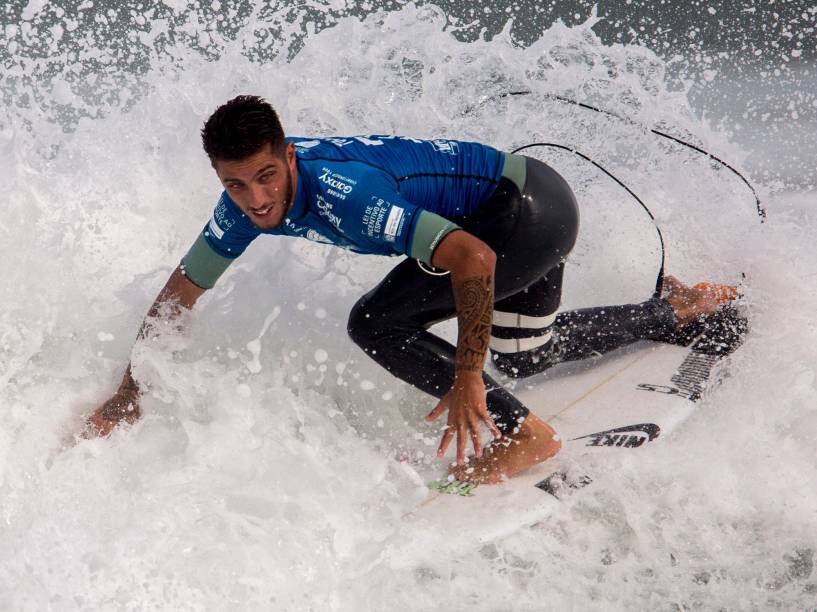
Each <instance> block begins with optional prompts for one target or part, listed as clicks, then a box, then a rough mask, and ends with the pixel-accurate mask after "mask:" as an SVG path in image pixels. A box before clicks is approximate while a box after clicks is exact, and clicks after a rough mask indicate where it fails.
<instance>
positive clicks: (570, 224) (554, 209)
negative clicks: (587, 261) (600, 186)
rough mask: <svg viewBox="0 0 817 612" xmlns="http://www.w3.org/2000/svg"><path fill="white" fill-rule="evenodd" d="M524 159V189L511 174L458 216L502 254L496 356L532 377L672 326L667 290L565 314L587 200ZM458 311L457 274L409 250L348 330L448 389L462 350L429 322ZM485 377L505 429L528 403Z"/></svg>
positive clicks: (380, 356)
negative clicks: (568, 275)
mask: <svg viewBox="0 0 817 612" xmlns="http://www.w3.org/2000/svg"><path fill="white" fill-rule="evenodd" d="M525 162H526V169H527V176H526V181H525V185H524V188H523V189H522V191H521V193H520V189H519V187H518V186H517V185H516V184H515V183H514V182H512V181H511V180H509V179H507V178H503V179H502V180H501V181H500V183H499V184H498V185H497V188H496V190H495V191H494V193H493V195H492V197H491V199H490V200H489V201H488V202H486V203H485V204H484V205H483V206H482V207H481V208H480V209H479V211H478V212H477V213H476V214H474V215H472V216H470V217H465V218H459V219H455V221H456V222H457V223H458V224H459V225H460V227H462V228H463V229H464V230H466V231H468V232H469V233H471V234H473V235H475V236H477V237H478V238H480V239H481V240H482V241H483V242H485V243H486V244H488V246H490V247H491V248H492V249H493V250H494V252H495V253H496V256H497V261H496V272H495V281H494V284H495V289H494V300H495V301H494V319H493V328H492V331H491V357H492V360H493V362H494V364H495V365H496V366H497V367H498V368H499V369H500V370H501V371H503V372H504V373H506V374H508V375H509V376H514V377H520V376H528V375H530V374H534V373H536V372H541V371H543V370H544V369H546V368H548V367H550V366H551V365H553V364H556V363H559V362H561V361H569V360H574V359H583V358H585V357H588V356H591V355H594V354H599V353H604V352H607V351H610V350H612V349H615V348H618V347H621V346H624V345H626V344H629V343H632V342H634V341H636V340H638V339H645V338H653V337H660V336H662V335H664V334H666V333H668V332H671V330H672V328H673V327H674V325H675V315H674V313H673V310H672V307H671V306H670V305H669V304H668V303H667V302H666V301H664V300H660V299H653V300H650V301H647V302H644V303H641V304H629V305H623V306H605V307H602V308H587V309H582V310H575V311H571V312H565V313H561V314H559V315H556V311H557V310H558V308H559V302H560V300H561V294H562V276H563V273H564V260H565V258H566V257H567V255H568V253H570V250H571V249H572V248H573V245H574V243H575V241H576V235H577V232H578V227H579V214H578V208H577V205H576V199H575V197H574V195H573V192H572V191H571V189H570V187H569V186H568V184H567V183H566V182H565V180H564V179H563V178H562V177H561V176H560V175H559V174H558V173H557V172H556V171H555V170H553V169H552V168H551V167H549V166H548V165H546V164H544V163H542V162H540V161H538V160H534V159H530V158H527V159H526V160H525ZM454 316H456V308H455V305H454V295H453V291H452V287H451V278H450V276H432V275H431V274H428V273H427V272H424V271H423V270H421V269H420V267H419V266H418V265H417V262H416V261H414V260H412V259H407V260H405V261H403V262H401V263H400V264H398V265H397V266H396V267H395V268H394V269H393V270H392V271H391V272H390V273H389V274H388V275H387V276H386V278H384V279H383V281H382V282H380V284H379V285H377V286H376V287H375V288H374V289H372V290H371V291H370V292H369V293H367V294H366V295H364V296H363V297H362V298H361V299H360V300H359V301H358V302H357V304H355V306H354V308H353V309H352V312H351V314H350V316H349V324H348V331H349V335H350V336H351V337H352V339H353V340H354V341H355V342H356V343H357V344H358V345H359V346H360V347H361V348H362V349H363V350H364V351H365V352H366V353H367V354H368V355H369V356H370V357H371V358H372V359H374V360H375V361H377V362H378V363H379V364H380V365H382V366H383V367H384V368H386V369H387V370H388V371H389V372H391V373H392V374H394V375H395V376H397V377H398V378H401V379H402V380H404V381H406V382H407V383H409V384H411V385H413V386H415V387H417V388H419V389H422V390H423V391H425V392H426V393H429V394H431V395H433V396H435V397H437V398H440V397H442V396H443V395H444V394H445V393H446V392H448V390H449V389H450V388H451V386H452V384H453V382H454V365H455V361H454V360H455V353H456V349H455V347H454V346H452V345H451V344H450V343H448V342H446V341H445V340H443V339H442V338H440V337H438V336H436V335H434V334H432V333H430V332H429V331H427V330H428V328H429V327H431V325H433V324H435V323H438V322H440V321H443V320H446V319H449V318H452V317H454ZM483 378H484V380H485V385H486V389H487V390H488V392H487V398H486V400H487V405H488V410H489V412H490V413H491V415H492V416H493V417H494V420H495V422H496V424H497V426H498V427H499V429H500V430H502V431H503V432H504V433H508V432H511V431H513V429H514V428H515V427H516V426H517V425H518V423H520V422H521V421H522V420H523V419H524V418H525V417H526V416H527V414H528V409H527V408H526V407H525V406H524V405H523V404H522V403H521V402H519V400H517V399H516V398H515V397H514V396H513V395H512V394H511V393H509V392H508V391H507V390H506V389H504V388H503V387H502V385H500V384H499V383H497V382H496V381H494V380H493V379H492V378H491V377H490V376H488V375H487V374H485V373H483Z"/></svg>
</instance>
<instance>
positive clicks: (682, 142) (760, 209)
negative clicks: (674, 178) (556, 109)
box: [501, 91, 766, 223]
mask: <svg viewBox="0 0 817 612" xmlns="http://www.w3.org/2000/svg"><path fill="white" fill-rule="evenodd" d="M532 93H533V92H532V91H509V92H508V93H507V94H501V97H504V96H527V95H531V94H532ZM543 95H544V96H545V97H547V98H553V99H554V100H558V101H559V102H564V103H565V104H573V105H574V106H580V107H582V108H586V109H588V110H592V111H595V112H597V113H601V114H602V115H608V116H609V117H615V118H616V119H620V120H621V121H626V122H628V123H632V124H634V125H640V124H638V123H637V122H635V121H632V120H631V119H627V118H626V117H622V116H621V115H617V114H615V113H613V112H610V111H608V110H604V109H603V108H598V107H596V106H591V105H590V104H585V103H584V102H579V101H577V100H573V99H571V98H566V97H565V96H557V95H554V94H543ZM642 127H646V126H642ZM647 129H649V130H650V132H652V133H653V134H655V135H657V136H661V137H662V138H666V139H667V140H671V141H673V142H675V143H677V144H680V145H683V146H685V147H687V148H690V149H692V150H693V151H695V152H697V153H700V154H702V155H706V156H707V157H708V158H709V159H711V160H713V161H716V162H718V163H719V164H721V165H722V166H724V167H725V168H728V169H729V170H731V171H732V172H734V173H735V174H736V175H737V176H738V178H740V180H742V181H743V182H744V183H745V184H746V186H747V187H748V188H749V190H750V191H751V192H752V195H753V196H754V198H755V207H756V208H757V214H758V216H759V217H760V222H761V223H763V222H764V221H765V220H766V209H765V208H763V204H761V202H760V197H759V196H758V195H757V191H755V188H754V187H753V186H752V184H751V183H750V182H749V181H748V179H747V178H746V177H745V176H743V175H742V174H741V173H740V172H738V171H737V170H736V169H735V168H733V167H732V166H731V165H730V164H728V163H727V162H725V161H723V160H722V159H721V158H720V157H717V156H716V155H713V154H712V153H710V152H709V151H705V150H704V149H702V148H700V147H698V146H696V145H694V144H692V143H689V142H686V141H685V140H681V139H680V138H678V137H676V136H673V135H671V134H667V133H665V132H662V131H660V130H656V129H654V128H647ZM608 174H609V173H608ZM611 176H612V175H611ZM628 191H629V189H628ZM630 193H632V192H630ZM642 206H643V204H642Z"/></svg>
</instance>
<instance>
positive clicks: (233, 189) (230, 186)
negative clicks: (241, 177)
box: [227, 183, 241, 191]
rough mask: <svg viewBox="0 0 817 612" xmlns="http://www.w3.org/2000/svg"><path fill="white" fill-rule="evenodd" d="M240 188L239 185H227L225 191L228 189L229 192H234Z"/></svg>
mask: <svg viewBox="0 0 817 612" xmlns="http://www.w3.org/2000/svg"><path fill="white" fill-rule="evenodd" d="M240 188H241V185H239V184H238V183H230V184H229V185H227V189H229V190H230V191H236V190H238V189H240Z"/></svg>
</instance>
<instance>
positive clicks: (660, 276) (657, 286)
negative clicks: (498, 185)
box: [511, 142, 666, 297]
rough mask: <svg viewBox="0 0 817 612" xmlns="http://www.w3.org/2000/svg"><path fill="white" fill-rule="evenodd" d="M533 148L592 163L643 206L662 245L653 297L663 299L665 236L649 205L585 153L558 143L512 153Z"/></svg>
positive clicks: (516, 151) (540, 143)
mask: <svg viewBox="0 0 817 612" xmlns="http://www.w3.org/2000/svg"><path fill="white" fill-rule="evenodd" d="M531 147H552V148H554V149H562V150H563V151H568V152H570V153H573V155H576V156H578V157H581V158H582V159H584V160H585V161H588V162H590V163H591V164H593V165H594V166H595V167H596V168H598V169H599V170H601V171H602V172H604V174H606V175H607V176H609V177H610V178H611V179H613V180H614V181H615V182H616V183H618V184H619V185H621V186H622V187H623V188H624V189H625V190H626V191H627V193H629V194H630V195H631V196H633V198H634V199H635V201H636V202H638V203H639V204H640V205H641V208H643V209H644V210H645V211H646V213H647V215H649V217H650V219H651V220H652V224H653V227H655V232H656V233H657V234H658V242H659V244H660V245H661V266H660V267H659V269H658V277H657V278H656V281H655V291H654V293H653V297H661V287H662V285H663V284H664V264H665V262H666V251H665V248H664V236H663V234H662V233H661V228H660V227H658V222H657V221H656V220H655V216H654V215H653V214H652V211H651V210H650V209H649V208H648V207H647V205H646V204H644V201H643V200H642V199H641V198H639V197H638V196H637V195H636V194H635V192H634V191H633V190H632V189H630V188H629V187H627V185H625V184H624V183H623V182H622V181H621V180H619V178H618V177H616V176H615V175H614V174H613V173H612V172H610V171H609V170H607V169H606V168H605V167H604V166H602V165H601V164H600V163H598V162H597V161H595V160H593V159H591V158H590V157H588V156H587V155H585V154H584V153H582V152H580V151H577V150H576V149H571V148H570V147H568V146H565V145H560V144H556V143H553V142H533V143H531V144H526V145H524V146H521V147H519V148H517V149H514V150H513V151H511V153H519V152H520V151H524V150H525V149H530V148H531Z"/></svg>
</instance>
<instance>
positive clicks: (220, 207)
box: [207, 196, 234, 240]
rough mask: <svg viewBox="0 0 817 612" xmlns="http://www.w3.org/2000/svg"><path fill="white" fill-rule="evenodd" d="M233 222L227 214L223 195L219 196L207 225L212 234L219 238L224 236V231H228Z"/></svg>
mask: <svg viewBox="0 0 817 612" xmlns="http://www.w3.org/2000/svg"><path fill="white" fill-rule="evenodd" d="M233 223H234V222H233V220H232V219H230V218H229V217H228V216H227V204H226V203H225V202H224V196H221V199H220V200H219V201H218V204H216V207H215V209H214V210H213V216H212V217H210V222H209V223H208V224H207V227H208V228H209V230H210V233H211V234H212V235H213V236H215V237H216V238H218V239H219V240H221V239H222V238H223V237H224V232H226V231H228V230H229V229H230V228H231V227H232V226H233Z"/></svg>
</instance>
